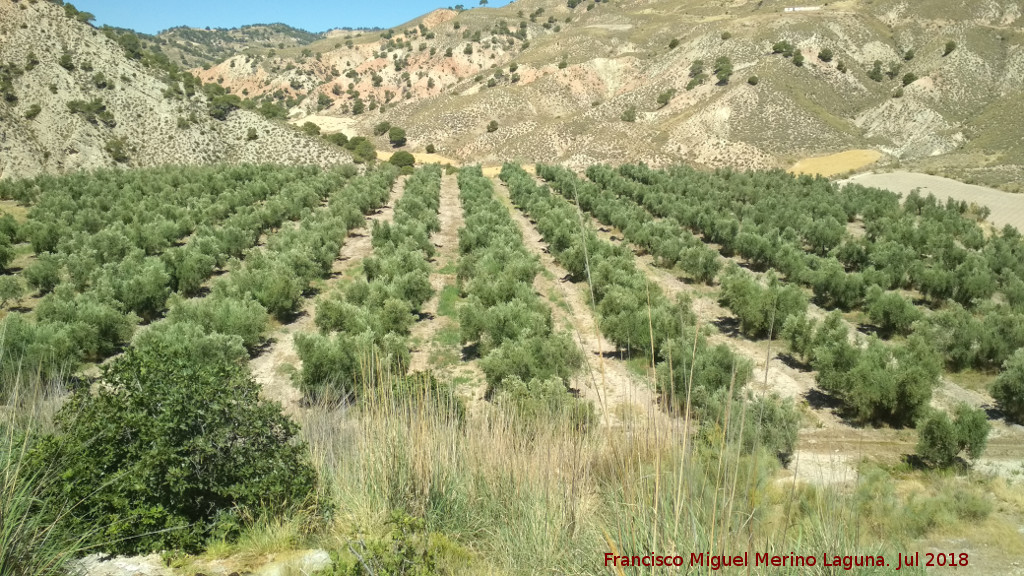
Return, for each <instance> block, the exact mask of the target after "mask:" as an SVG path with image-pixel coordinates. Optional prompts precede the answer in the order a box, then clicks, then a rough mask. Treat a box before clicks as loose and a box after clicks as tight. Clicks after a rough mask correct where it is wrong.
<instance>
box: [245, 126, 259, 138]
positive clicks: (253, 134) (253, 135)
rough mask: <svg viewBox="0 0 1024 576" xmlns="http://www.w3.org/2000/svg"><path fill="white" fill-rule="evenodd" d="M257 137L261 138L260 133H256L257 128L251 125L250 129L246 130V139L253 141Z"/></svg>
mask: <svg viewBox="0 0 1024 576" xmlns="http://www.w3.org/2000/svg"><path fill="white" fill-rule="evenodd" d="M257 138H259V135H257V134H256V129H255V128H252V127H250V128H249V129H248V130H246V131H245V140H246V141H247V142H252V141H253V140H255V139H257Z"/></svg>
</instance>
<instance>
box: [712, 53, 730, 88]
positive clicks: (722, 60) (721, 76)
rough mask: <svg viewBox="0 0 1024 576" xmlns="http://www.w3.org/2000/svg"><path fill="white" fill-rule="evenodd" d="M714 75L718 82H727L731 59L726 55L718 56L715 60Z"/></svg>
mask: <svg viewBox="0 0 1024 576" xmlns="http://www.w3.org/2000/svg"><path fill="white" fill-rule="evenodd" d="M715 77H716V78H718V83H719V84H728V83H729V78H730V77H732V60H730V59H729V57H728V56H719V57H718V59H716V60H715Z"/></svg>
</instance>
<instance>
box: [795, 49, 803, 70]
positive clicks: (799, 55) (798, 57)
mask: <svg viewBox="0 0 1024 576" xmlns="http://www.w3.org/2000/svg"><path fill="white" fill-rule="evenodd" d="M793 65H794V66H803V65H804V53H803V52H801V51H800V49H799V48H797V49H796V50H794V51H793Z"/></svg>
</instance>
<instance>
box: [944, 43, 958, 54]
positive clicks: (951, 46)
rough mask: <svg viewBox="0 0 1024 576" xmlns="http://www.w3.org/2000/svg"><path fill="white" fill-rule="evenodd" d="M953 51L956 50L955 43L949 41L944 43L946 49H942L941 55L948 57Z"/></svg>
mask: <svg viewBox="0 0 1024 576" xmlns="http://www.w3.org/2000/svg"><path fill="white" fill-rule="evenodd" d="M953 50H956V42H954V41H952V40H950V41H948V42H946V47H945V49H943V51H942V55H943V56H949V55H950V54H952V53H953Z"/></svg>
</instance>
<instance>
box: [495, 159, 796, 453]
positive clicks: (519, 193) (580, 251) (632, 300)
mask: <svg viewBox="0 0 1024 576" xmlns="http://www.w3.org/2000/svg"><path fill="white" fill-rule="evenodd" d="M500 177H501V179H502V180H503V181H504V182H506V183H507V184H508V187H509V193H510V195H511V197H512V202H513V203H514V204H515V205H516V206H518V207H519V208H520V209H521V210H523V211H524V212H525V213H526V214H528V215H529V216H530V217H531V218H532V219H533V220H534V221H535V223H536V226H537V229H538V231H539V232H540V233H541V235H542V236H543V238H544V240H545V242H547V243H548V245H549V247H550V249H551V253H552V255H554V256H555V258H556V259H557V260H558V261H559V263H561V264H562V265H563V266H564V267H565V268H566V269H567V270H568V271H569V273H570V277H572V278H573V279H575V280H577V281H584V280H585V281H587V283H588V285H589V288H590V289H591V294H592V295H593V299H594V304H595V305H596V310H597V314H598V327H599V328H600V330H601V332H602V333H603V334H604V335H605V336H607V337H608V339H609V340H611V341H612V342H613V343H614V344H616V345H617V346H619V347H621V348H628V349H630V350H632V351H636V352H639V353H640V354H644V355H647V356H649V357H653V358H652V360H654V361H657V362H658V365H657V374H658V388H659V390H660V392H661V394H662V397H663V398H664V399H665V400H666V402H667V404H668V406H669V407H670V408H671V409H672V410H675V411H678V412H685V413H689V414H691V415H696V416H697V417H698V418H700V419H701V420H702V421H704V422H707V423H708V424H709V425H712V426H713V425H714V423H716V422H718V423H719V424H720V423H722V421H723V418H724V417H725V414H726V412H729V411H731V410H732V409H733V408H739V409H745V410H755V411H756V412H757V414H759V416H760V417H759V425H751V426H749V427H746V429H745V431H741V432H739V433H742V434H743V437H742V438H741V440H742V445H743V446H744V448H745V449H748V450H752V449H755V448H756V447H764V448H766V449H768V450H770V451H772V452H774V453H776V454H778V455H779V456H780V457H782V458H783V460H786V459H787V458H788V455H789V454H791V453H792V451H793V449H794V447H795V444H796V434H797V430H798V428H799V416H798V414H797V412H796V408H795V406H794V405H793V403H792V402H791V401H786V400H782V399H780V398H778V397H777V396H774V395H772V396H764V397H753V396H750V395H748V394H746V393H745V392H744V385H745V384H746V383H747V381H749V380H750V377H751V375H752V369H753V366H752V363H751V362H750V361H749V360H747V359H745V358H742V357H740V356H738V355H736V354H734V353H733V352H732V351H731V350H730V349H729V348H728V347H727V346H725V345H724V344H719V345H717V346H712V345H711V344H710V343H709V342H708V341H707V339H706V338H705V336H704V334H702V333H701V328H700V326H699V325H697V323H696V318H695V317H694V314H693V312H692V311H691V310H690V305H689V302H688V301H687V300H685V299H683V298H682V297H681V298H680V299H677V300H676V302H671V301H670V300H669V299H668V298H667V297H666V296H665V295H664V293H663V292H662V291H661V289H660V288H659V286H658V285H656V284H651V283H650V282H649V280H648V279H647V277H646V276H645V275H644V274H643V273H642V272H641V271H640V270H639V269H638V268H637V267H636V263H635V261H634V256H633V254H632V253H630V252H629V251H628V250H626V249H625V248H623V247H621V246H615V245H613V244H611V243H608V242H604V241H602V240H600V239H598V238H597V236H596V234H595V233H594V231H593V229H592V228H590V227H589V226H586V225H585V222H584V221H583V220H582V214H581V213H580V212H579V211H578V210H577V209H576V208H575V207H574V206H573V205H572V204H570V203H569V202H568V201H567V200H566V199H565V198H563V197H562V196H560V195H556V194H553V193H552V192H551V191H550V190H549V189H547V188H542V187H539V186H537V185H536V184H535V183H534V181H533V179H532V178H531V177H530V175H529V174H527V173H526V171H525V170H523V169H522V168H521V167H520V166H518V165H516V164H505V166H504V167H503V168H502V171H501V175H500ZM733 433H737V432H735V430H733Z"/></svg>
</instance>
